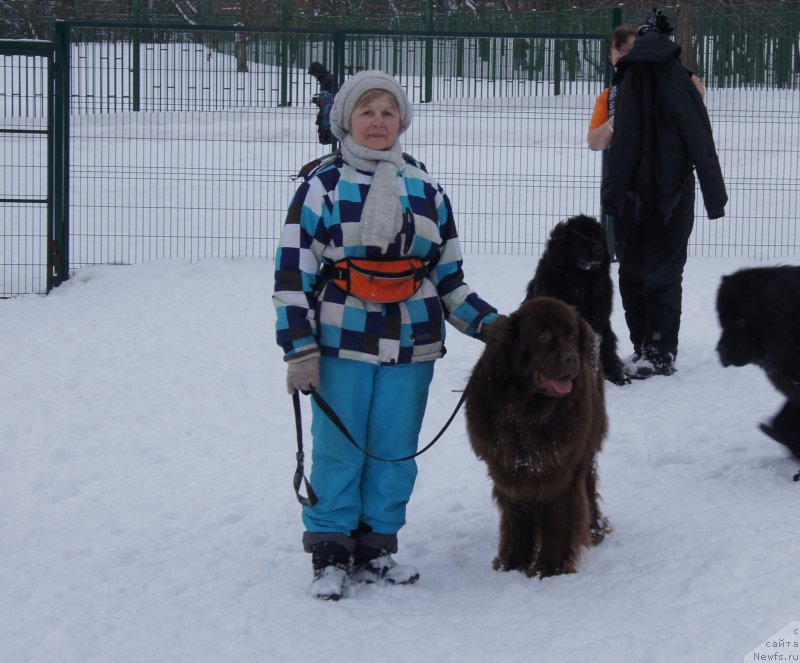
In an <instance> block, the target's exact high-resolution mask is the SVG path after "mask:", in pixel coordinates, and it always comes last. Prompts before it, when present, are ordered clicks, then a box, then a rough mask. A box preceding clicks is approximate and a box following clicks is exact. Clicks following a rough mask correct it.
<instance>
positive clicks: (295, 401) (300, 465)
mask: <svg viewBox="0 0 800 663" xmlns="http://www.w3.org/2000/svg"><path fill="white" fill-rule="evenodd" d="M292 405H293V406H294V424H295V429H296V431H297V455H296V457H297V468H296V469H295V471H294V480H293V484H294V492H295V494H296V495H297V501H298V502H300V504H302V505H303V506H308V507H312V506H314V505H316V503H317V502H319V498H318V497H317V494H316V493H315V492H314V489H313V488H312V487H311V482H310V481H309V480H308V479H306V475H305V470H304V465H305V454H304V453H303V425H302V422H301V419H300V394H298V393H297V392H296V391H295V392H294V393H293V394H292ZM303 483H304V484H305V487H306V495H308V497H304V496H303V495H301V494H300V485H301V484H303Z"/></svg>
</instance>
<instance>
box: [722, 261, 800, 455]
mask: <svg viewBox="0 0 800 663" xmlns="http://www.w3.org/2000/svg"><path fill="white" fill-rule="evenodd" d="M717 313H718V315H719V323H720V326H721V327H722V333H721V335H720V339H719V343H717V352H718V353H719V358H720V361H721V362H722V365H723V366H745V365H746V364H755V365H757V366H760V367H761V368H763V369H764V371H765V372H766V374H767V377H768V378H769V380H770V381H771V382H772V384H773V385H774V386H775V388H776V389H777V390H778V391H779V392H781V394H783V395H784V396H786V403H785V404H784V406H783V408H782V409H781V410H780V411H779V412H778V414H777V415H775V416H774V417H773V418H772V420H771V421H770V422H768V423H763V424H761V430H762V431H764V432H765V433H766V434H767V435H769V436H770V437H771V438H773V439H774V440H776V441H778V442H780V443H781V444H784V445H786V446H787V447H789V449H791V451H792V453H793V454H794V455H795V456H796V457H797V458H800V267H790V266H780V267H757V268H753V269H743V270H740V271H738V272H735V273H733V274H730V275H728V276H724V277H723V278H722V283H721V284H720V286H719V290H718V291H717Z"/></svg>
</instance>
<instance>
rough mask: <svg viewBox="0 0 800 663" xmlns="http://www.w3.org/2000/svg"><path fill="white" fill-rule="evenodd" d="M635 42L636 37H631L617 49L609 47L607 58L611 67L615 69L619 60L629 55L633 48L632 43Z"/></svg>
mask: <svg viewBox="0 0 800 663" xmlns="http://www.w3.org/2000/svg"><path fill="white" fill-rule="evenodd" d="M635 41H636V37H634V36H632V35H631V36H630V37H628V41H626V42H625V43H624V44H622V46H620V47H619V48H617V47H616V46H612V47H611V49H610V50H609V56H608V59H609V60H611V66H613V67H616V66H617V62H618V61H619V59H620V58H621V57H624V56H626V55H627V54H628V53H630V51H631V48H633V42H635Z"/></svg>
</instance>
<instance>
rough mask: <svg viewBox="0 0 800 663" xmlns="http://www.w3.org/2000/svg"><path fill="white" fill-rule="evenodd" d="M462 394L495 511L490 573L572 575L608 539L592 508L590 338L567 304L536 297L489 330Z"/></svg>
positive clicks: (600, 397)
mask: <svg viewBox="0 0 800 663" xmlns="http://www.w3.org/2000/svg"><path fill="white" fill-rule="evenodd" d="M487 336H488V338H487V339H486V341H487V342H486V348H485V349H484V351H483V354H482V355H481V358H480V359H479V360H478V363H477V364H476V365H475V368H474V369H473V372H472V375H471V376H470V379H469V382H468V384H467V390H466V394H467V396H466V420H467V431H468V433H469V438H470V442H471V444H472V448H473V450H474V451H475V454H476V455H477V456H478V458H480V459H482V460H483V461H484V462H485V463H486V465H487V467H488V470H489V476H490V477H491V479H492V482H493V484H494V487H493V493H492V494H493V497H494V500H495V502H496V504H497V507H498V509H499V511H500V541H499V546H498V551H497V557H496V558H495V560H494V562H493V566H494V568H495V569H496V570H498V571H509V570H512V569H516V570H520V571H523V572H524V573H525V574H527V575H528V576H529V577H535V576H538V577H540V578H544V577H547V576H553V575H558V574H561V573H574V572H575V571H576V570H577V566H578V561H579V556H580V553H581V550H582V548H583V547H584V546H589V545H595V544H597V543H600V541H602V540H603V538H604V536H605V535H606V534H607V533H608V532H610V531H611V527H610V526H609V524H608V521H607V520H606V519H605V518H603V516H602V515H601V513H600V509H599V507H598V495H597V470H596V462H595V459H596V456H597V453H598V452H599V451H600V446H601V444H602V441H603V439H604V438H605V435H606V430H607V425H608V421H607V417H606V409H605V399H604V391H603V369H602V367H601V366H599V365H598V362H597V349H596V347H595V336H594V332H593V331H592V329H591V328H590V327H589V325H588V324H587V323H586V322H585V321H583V320H582V319H581V318H580V317H579V316H578V314H577V313H576V311H575V309H574V308H573V307H572V306H569V305H567V304H565V303H564V302H562V301H560V300H558V299H553V298H550V297H537V298H536V299H530V300H528V301H525V302H523V303H522V305H521V306H520V308H519V309H518V310H517V311H515V312H514V313H512V314H511V315H510V316H508V317H506V318H501V319H500V320H498V321H497V322H496V323H495V324H494V325H492V326H491V327H490V330H489V333H488V334H487Z"/></svg>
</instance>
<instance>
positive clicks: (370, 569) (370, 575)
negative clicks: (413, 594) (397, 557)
mask: <svg viewBox="0 0 800 663" xmlns="http://www.w3.org/2000/svg"><path fill="white" fill-rule="evenodd" d="M353 580H355V581H356V582H365V583H381V582H382V583H385V584H387V585H413V584H414V583H415V582H417V580H419V571H417V569H416V568H414V567H413V566H410V565H408V564H398V563H397V562H395V561H394V559H393V558H392V556H391V554H390V553H388V552H386V551H385V550H381V549H380V548H367V547H364V546H359V547H358V548H356V551H355V553H354V554H353Z"/></svg>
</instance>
